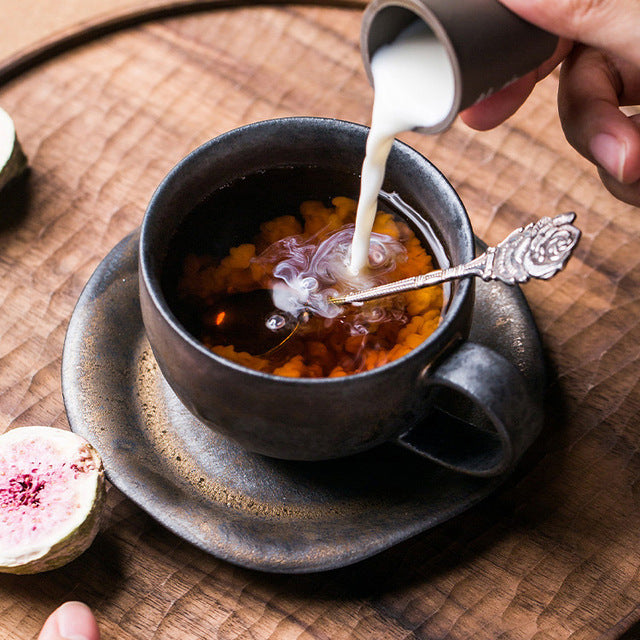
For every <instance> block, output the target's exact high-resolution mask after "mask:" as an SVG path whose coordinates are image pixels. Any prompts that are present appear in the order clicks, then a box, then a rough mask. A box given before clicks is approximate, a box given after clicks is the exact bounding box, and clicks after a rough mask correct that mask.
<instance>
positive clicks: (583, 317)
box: [0, 0, 640, 640]
mask: <svg viewBox="0 0 640 640" xmlns="http://www.w3.org/2000/svg"><path fill="white" fill-rule="evenodd" d="M2 4H4V5H5V9H7V14H6V15H7V16H8V19H5V20H3V24H2V25H1V26H0V29H1V30H2V34H3V35H2V37H0V46H2V47H3V49H2V51H1V54H2V56H3V58H4V59H5V60H12V66H11V68H12V69H14V72H13V74H12V76H13V77H9V76H5V77H3V79H2V84H1V85H0V106H2V107H3V108H4V109H6V110H7V111H8V112H9V113H10V114H11V115H12V116H13V118H14V120H15V123H16V126H17V130H18V133H19V137H20V139H21V141H22V144H23V147H24V149H25V151H26V153H27V155H28V157H29V160H30V165H31V172H30V174H29V175H28V177H27V179H26V180H22V181H20V182H19V183H17V184H16V185H14V186H13V187H12V188H11V189H9V190H8V191H6V192H3V193H2V194H1V197H0V319H1V320H0V418H1V420H0V431H4V430H6V429H8V428H12V427H17V426H22V425H29V424H43V425H51V426H53V427H58V428H68V422H67V418H66V415H65V411H64V405H63V402H62V394H61V389H60V366H61V353H62V346H63V341H64V337H65V330H66V327H67V324H68V321H69V318H70V316H71V314H72V311H73V308H74V305H75V302H76V300H77V298H78V296H79V294H80V292H81V290H82V288H83V285H84V284H85V283H86V281H87V280H88V278H89V277H90V275H91V274H92V272H93V270H94V269H95V267H96V266H97V264H98V263H99V262H100V260H101V259H102V258H103V257H104V256H105V255H106V254H107V253H108V252H109V250H110V249H111V248H112V247H113V246H114V245H115V244H116V243H117V242H118V241H119V240H120V239H121V238H122V237H123V236H125V235H126V234H128V233H129V232H131V231H132V230H134V229H135V228H136V227H137V226H138V225H139V224H140V221H141V218H142V214H143V211H144V208H145V205H146V203H147V201H148V200H149V197H150V195H151V193H152V192H153V190H154V188H155V187H156V185H157V184H158V182H159V181H160V179H161V178H162V176H163V175H164V174H165V173H166V172H167V171H168V170H169V169H170V167H172V166H173V165H174V164H175V163H176V162H177V161H178V160H179V159H180V158H181V157H182V156H184V155H185V154H186V153H187V152H189V151H190V150H191V149H193V148H194V147H196V146H197V145H199V144H200V143H202V142H204V141H206V140H207V139H209V138H211V137H213V136H215V135H217V134H219V133H222V132H224V131H226V130H228V129H231V128H234V127H236V126H239V125H241V124H245V123H249V122H252V121H256V120H261V119H265V118H271V117H277V116H289V115H321V116H330V117H338V118H344V119H348V120H353V121H356V122H362V123H365V124H366V123H368V122H369V117H370V109H371V100H372V91H371V89H370V87H369V86H368V83H367V81H366V78H365V75H364V72H363V69H362V65H361V60H360V53H359V49H358V36H359V28H360V17H361V10H360V9H359V8H357V7H356V8H346V7H345V6H343V7H335V6H333V7H330V6H326V5H325V6H300V5H276V6H252V7H232V8H230V7H228V6H227V7H226V8H223V7H218V8H216V7H215V6H214V5H213V3H212V4H211V6H210V8H209V9H207V10H202V6H201V7H200V8H201V10H200V11H198V12H194V13H185V14H183V15H175V16H165V17H154V19H153V20H150V21H148V22H138V23H136V20H133V21H129V24H128V26H127V27H126V28H123V29H119V30H117V29H110V30H107V31H108V32H106V33H103V34H101V35H100V37H97V36H98V32H97V31H95V30H94V32H93V35H94V36H95V37H92V38H89V39H87V40H86V42H84V43H83V44H80V43H78V42H75V41H70V42H69V44H70V45H71V44H73V45H74V46H69V47H63V48H61V49H66V50H54V49H47V51H48V53H47V54H46V55H44V56H40V57H37V56H36V57H31V58H28V60H30V61H31V62H30V64H28V65H24V66H20V65H17V66H16V64H15V63H16V61H19V60H20V59H23V58H22V57H21V56H20V55H18V53H19V52H23V53H24V52H25V51H33V50H34V49H35V50H37V49H38V45H39V44H43V43H45V44H46V43H47V42H49V43H51V42H55V41H56V40H57V38H58V37H59V35H60V34H62V35H69V34H73V33H75V32H76V27H75V25H76V24H77V23H79V22H83V21H88V22H89V23H91V24H96V19H95V16H97V15H101V14H104V13H105V12H110V15H116V16H117V15H122V13H123V12H124V13H125V14H127V15H131V10H132V9H133V10H135V8H136V7H145V8H149V7H150V6H153V5H152V3H149V2H147V3H140V4H139V5H136V4H135V3H113V2H110V3H107V2H100V1H99V0H95V3H94V4H92V3H87V2H78V1H74V2H68V3H67V5H68V6H67V7H66V11H63V12H62V13H61V14H60V15H58V17H57V18H56V17H55V16H53V17H48V18H47V16H46V14H45V12H44V11H43V9H42V3H41V2H35V1H33V0H25V1H24V2H22V3H15V2H8V0H3V2H2ZM18 4H20V5H21V6H22V7H23V9H24V10H25V13H24V14H21V13H19V12H17V11H16V10H15V6H17V5H18ZM74 5H75V6H77V8H78V11H77V12H76V11H73V10H72V8H73V6H74ZM48 7H49V10H51V11H52V9H51V5H50V4H49V5H48ZM30 9H31V10H32V16H33V19H32V20H29V19H28V17H26V16H27V14H29V12H30ZM56 11H57V10H56ZM56 15H57V14H56ZM99 22H100V20H99V21H98V23H99ZM5 30H6V34H11V35H10V36H9V35H7V37H5ZM55 34H58V35H55ZM54 54H55V55H54ZM1 68H5V69H6V68H7V64H6V63H5V65H4V66H2V65H0V69H1ZM556 87H557V76H555V75H552V76H551V77H549V78H548V79H547V80H546V81H544V82H543V83H542V84H541V85H540V86H539V87H538V88H537V89H536V91H535V92H534V94H533V95H532V97H531V99H530V100H529V102H528V103H527V104H526V105H525V106H524V107H523V108H522V109H521V111H519V112H518V113H517V114H516V115H515V116H514V117H513V118H512V119H511V120H510V121H509V122H507V123H506V124H504V125H502V126H500V127H498V128H497V129H495V130H493V131H490V132H484V133H477V132H473V131H471V130H469V129H468V128H466V127H465V126H464V125H462V124H460V123H456V124H455V125H454V126H453V128H451V129H450V130H449V131H447V132H445V133H443V134H441V135H438V136H433V137H427V136H419V135H417V134H410V135H405V136H403V139H405V140H406V141H407V142H409V143H410V144H411V145H412V146H414V147H415V148H417V149H418V150H419V151H421V152H422V153H424V154H425V155H426V156H427V157H428V158H430V159H431V160H432V161H433V162H434V163H435V164H436V165H437V166H438V167H439V168H440V169H441V170H442V171H443V172H444V173H445V174H446V175H447V176H448V178H449V179H450V180H451V182H452V183H453V185H454V186H455V188H456V189H457V190H458V192H459V194H460V196H461V197H462V199H463V201H464V203H465V205H466V207H467V209H468V211H469V214H470V217H471V219H472V222H473V225H474V228H475V231H476V233H477V235H478V236H479V237H481V238H482V239H484V240H485V241H487V242H489V243H493V242H497V241H499V240H500V239H501V238H502V237H503V236H504V235H505V234H506V233H507V232H508V231H509V230H511V229H512V228H514V227H515V226H518V225H521V224H525V223H528V222H531V221H533V220H536V219H537V218H539V217H541V216H544V215H555V214H557V213H560V212H563V211H567V210H574V211H576V212H577V214H578V225H579V226H580V227H581V229H582V231H583V238H582V241H581V244H580V245H579V247H578V250H577V253H576V255H575V257H574V258H573V259H572V261H571V262H570V263H569V266H568V267H567V269H566V271H565V272H563V273H562V274H560V275H559V276H557V277H556V278H555V279H554V280H552V281H550V282H545V283H541V282H534V283H529V284H527V285H525V287H524V291H525V294H526V296H527V299H528V301H529V303H530V305H531V308H532V311H533V313H534V315H535V318H536V321H537V323H538V326H539V328H540V331H541V335H542V339H543V342H544V347H545V351H546V354H547V356H548V361H549V368H550V372H551V382H550V385H549V389H548V392H547V407H546V408H547V414H548V415H547V421H546V426H545V429H544V432H543V434H542V436H541V437H540V439H539V440H538V442H537V443H536V444H535V445H534V447H533V448H532V449H531V450H530V452H529V453H528V454H527V456H526V457H525V459H524V460H523V462H522V464H521V465H520V467H519V468H518V470H517V471H516V473H515V474H514V475H513V476H512V477H511V479H510V480H509V481H508V482H507V483H506V484H505V485H504V486H503V487H502V488H501V489H500V490H499V491H497V492H496V493H495V494H493V495H492V496H491V497H490V498H488V499H486V500H485V501H483V502H482V503H481V504H480V505H479V506H476V507H475V508H473V509H471V510H470V511H467V512H466V513H464V514H462V515H461V516H458V517H456V518H455V519H453V520H451V521H449V522H448V523H446V524H444V525H442V526H440V527H438V528H436V529H434V530H432V531H430V532H427V533H424V534H421V535H419V536H417V537H415V538H412V539H411V540H409V541H406V542H405V543H402V544H400V545H398V546H397V547H394V548H392V549H390V550H387V551H385V552H383V553H381V554H379V555H378V556H375V557H373V558H371V559H369V560H366V561H364V562H361V563H358V564H356V565H353V566H350V567H346V568H343V569H339V570H336V571H332V572H327V573H322V574H310V575H301V576H287V575H270V574H266V573H260V572H255V571H249V570H246V569H242V568H239V567H236V566H233V565H231V564H228V563H226V562H224V561H221V560H218V559H216V558H214V557H211V556H209V555H207V554H205V553H203V552H201V551H199V550H198V549H196V548H194V547H192V546H191V545H190V544H188V543H186V542H184V541H182V540H181V539H179V538H177V537H176V536H174V535H173V534H172V533H170V532H169V531H167V530H166V529H165V528H163V526H161V525H160V524H158V523H156V522H155V521H154V520H153V519H152V518H151V517H149V516H148V515H147V514H146V513H145V512H144V511H142V510H141V509H140V508H138V507H137V506H135V505H134V504H133V502H131V501H130V500H129V499H128V498H127V497H126V496H124V495H123V494H122V493H120V492H119V491H118V490H117V489H116V488H114V487H110V488H109V492H108V503H107V512H106V517H105V520H104V524H103V526H102V529H101V531H100V533H99V535H98V537H97V539H96V541H95V543H94V544H93V546H92V547H91V548H90V549H89V551H87V552H86V553H85V554H84V555H83V556H82V557H81V558H80V559H78V560H76V561H75V562H73V563H71V564H70V565H68V566H67V567H65V568H62V569H60V570H57V571H54V572H51V573H48V574H41V575H37V576H27V577H17V576H1V577H0V637H2V638H8V639H12V640H13V639H26V638H34V637H36V636H37V633H38V631H39V629H40V627H41V625H42V623H43V621H44V620H45V618H46V616H47V615H48V614H49V612H50V611H52V610H53V609H54V608H55V607H56V606H58V605H59V604H61V603H62V602H64V601H66V600H69V599H80V600H83V601H85V602H87V603H88V604H89V605H90V606H91V607H93V608H94V610H95V611H96V614H97V616H98V620H99V624H100V627H101V630H102V633H103V637H104V638H107V639H116V638H117V639H118V640H130V639H134V638H135V639H149V638H163V639H165V638H166V639H169V638H170V639H180V640H191V639H195V638H202V639H205V638H206V639H213V638H246V639H249V638H253V639H278V640H280V639H288V638H297V639H298V638H308V639H311V638H327V639H342V638H376V639H377V638H384V639H401V638H403V639H405V638H425V639H436V638H437V639H444V638H447V639H451V640H469V639H474V640H480V639H482V640H484V639H486V640H497V639H498V638H499V639H501V640H507V639H509V640H524V639H527V640H533V639H536V640H551V639H569V638H571V639H572V640H578V639H579V640H591V639H594V638H605V639H609V638H619V637H627V638H632V637H638V635H634V628H633V627H634V625H635V624H636V622H637V621H638V620H640V580H639V577H640V575H639V574H640V453H639V447H640V421H639V420H638V414H639V409H640V360H639V355H640V325H639V323H638V319H639V318H640V268H639V266H638V263H639V261H640V216H639V215H638V211H637V210H636V209H634V208H632V207H630V206H627V205H624V204H621V203H619V202H617V201H616V200H615V199H614V198H613V197H612V196H610V195H609V194H608V193H607V192H606V191H605V190H604V189H603V187H602V186H601V185H600V183H599V181H598V179H597V175H596V172H595V169H594V168H593V167H592V166H591V165H590V164H589V163H587V162H586V161H584V160H583V159H581V158H580V157H578V156H577V154H576V153H575V152H574V151H573V150H572V149H571V148H570V147H569V145H568V144H567V143H566V141H565V140H564V138H563V136H562V132H561V129H560V125H559V122H558V118H557V114H556V107H555V93H556ZM636 632H637V633H640V630H636Z"/></svg>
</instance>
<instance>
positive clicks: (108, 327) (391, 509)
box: [62, 233, 544, 573]
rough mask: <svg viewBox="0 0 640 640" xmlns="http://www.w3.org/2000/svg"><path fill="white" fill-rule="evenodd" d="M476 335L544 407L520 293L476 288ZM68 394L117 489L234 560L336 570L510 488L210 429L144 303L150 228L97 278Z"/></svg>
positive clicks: (387, 449) (84, 300)
mask: <svg viewBox="0 0 640 640" xmlns="http://www.w3.org/2000/svg"><path fill="white" fill-rule="evenodd" d="M476 291H477V294H476V298H477V299H476V304H475V308H474V318H473V325H472V329H471V339H472V340H474V341H476V342H480V343H483V344H486V345H488V346H490V347H492V348H493V349H495V350H496V351H498V352H499V353H501V354H502V355H503V356H505V357H507V358H508V359H509V360H511V361H512V362H513V363H514V364H515V365H516V366H517V367H518V368H519V369H520V370H521V371H522V373H523V374H524V375H525V377H526V379H527V381H528V382H529V383H530V384H531V388H532V390H534V392H535V393H536V394H537V397H539V401H540V403H541V402H542V393H543V388H544V367H543V359H542V349H541V344H540V340H539V336H538V332H537V329H536V326H535V324H534V321H533V318H532V316H531V313H530V311H529V307H528V305H527V303H526V300H525V298H524V296H523V294H522V292H521V291H520V290H519V289H518V288H517V287H508V286H506V285H501V284H497V283H484V282H482V281H480V280H479V281H478V282H477V290H476ZM62 389H63V395H64V401H65V405H66V409H67V414H68V418H69V422H70V425H71V428H72V430H73V431H75V432H76V433H79V434H81V435H83V436H84V437H85V438H87V439H88V440H89V441H91V442H92V443H93V445H94V446H95V447H96V448H97V449H98V451H99V452H100V454H101V455H102V457H103V459H104V463H105V467H106V470H107V475H108V477H109V480H110V481H111V482H112V483H113V484H114V485H115V486H117V487H118V488H119V489H120V490H121V491H122V492H123V493H125V494H126V495H127V496H128V497H129V498H131V499H132V500H133V501H134V502H136V503H137V504H138V505H140V507H142V508H143V509H144V510H145V511H146V512H147V513H149V514H150V515H151V516H153V517H154V518H155V519H157V520H158V521H159V522H161V523H162V524H164V525H165V526H166V527H168V528H169V529H170V530H171V531H173V532H174V533H176V534H177V535H178V536H180V537H182V538H184V539H185V540H188V541H189V542H191V543H193V544H195V545H196V546H198V547H200V548H201V549H203V550H205V551H207V552H209V553H211V554H213V555H215V556H217V557H220V558H223V559H225V560H228V561H230V562H233V563H235V564H238V565H241V566H244V567H248V568H253V569H260V570H264V571H272V572H282V573H304V572H313V571H321V570H326V569H333V568H337V567H341V566H345V565H348V564H351V563H354V562H357V561H358V560H362V559H364V558H367V557H369V556H371V555H373V554H375V553H378V552H380V551H382V550H383V549H386V548H388V547H390V546H392V545H394V544H396V543H398V542H400V541H402V540H405V539H407V538H409V537H411V536H413V535H415V534H417V533H420V532H421V531H425V530H427V529H430V528H432V527H434V526H435V525H437V524H439V523H442V522H444V521H446V520H449V519H450V518H452V517H454V516H455V515H457V514H459V513H460V512H462V511H464V510H465V509H467V508H469V507H470V506H472V505H474V504H475V503H477V502H478V501H480V500H481V499H482V498H484V497H486V496H487V495H488V494H489V493H490V492H491V491H493V490H494V489H495V488H496V486H498V484H499V483H500V482H501V479H500V478H498V479H495V478H494V479H481V478H473V477H469V476H464V475H461V474H458V473H455V472H452V471H448V470H446V469H444V468H441V467H439V466H437V465H435V464H433V463H430V462H428V461H426V460H424V459H421V458H418V457H415V456H413V455H412V454H410V453H409V452H407V451H406V450H404V449H401V448H399V447H397V446H394V445H388V446H381V447H378V448H377V449H374V450H372V451H369V452H367V453H364V454H360V455H357V456H352V457H350V458H345V459H341V460H336V461H331V462H314V463H309V462H306V463H300V462H283V461H277V460H272V459H269V458H264V457H261V456H258V455H255V454H250V453H247V452H245V451H244V450H242V449H240V448H239V447H238V446H237V445H235V444H234V443H232V442H230V441H229V440H226V439H224V438H222V437H221V436H218V435H216V434H215V433H213V432H212V431H211V430H210V429H208V428H207V427H205V426H204V425H203V424H201V423H200V422H198V421H197V420H196V419H195V418H194V417H193V416H192V415H191V414H190V413H189V412H188V411H187V410H186V409H185V408H184V407H183V406H182V405H181V404H180V402H179V400H178V399H177V398H176V396H175V395H174V394H173V392H172V391H171V389H170V388H169V386H168V384H167V383H166V382H165V381H164V379H163V378H162V376H161V375H160V371H159V369H158V366H157V364H156V362H155V359H154V357H153V354H152V352H151V348H150V347H149V343H148V342H147V339H146V337H145V333H144V328H143V325H142V318H141V314H140V308H139V302H138V233H134V234H132V235H130V236H127V237H126V238H124V239H123V240H122V241H121V242H120V243H119V244H118V245H117V246H116V247H115V248H114V249H113V250H112V251H111V253H109V255H108V256H107V257H106V258H105V259H104V260H103V262H102V263H101V264H100V265H99V267H98V268H97V269H96V271H95V273H94V274H93V276H92V277H91V279H90V280H89V282H88V284H87V286H86V288H85V289H84V291H83V293H82V295H81V296H80V299H79V300H78V304H77V306H76V309H75V311H74V313H73V316H72V318H71V321H70V323H69V328H68V331H67V337H66V341H65V345H64V352H63V363H62Z"/></svg>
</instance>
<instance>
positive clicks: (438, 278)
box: [329, 211, 580, 304]
mask: <svg viewBox="0 0 640 640" xmlns="http://www.w3.org/2000/svg"><path fill="white" fill-rule="evenodd" d="M575 217H576V214H575V213H573V211H570V212H568V213H562V214H560V215H557V216H555V218H548V217H545V218H541V219H540V220H538V222H532V223H530V224H528V225H526V226H525V227H520V228H519V229H516V230H515V231H512V232H511V233H510V234H509V235H508V236H507V237H506V238H505V239H504V240H503V241H502V242H501V243H500V244H498V245H497V246H496V247H489V248H488V249H487V250H486V251H485V252H484V253H483V254H482V255H479V256H478V257H477V258H475V259H474V260H472V261H471V262H467V263H466V264H460V265H457V266H455V267H449V268H448V269H441V270H438V271H431V272H430V273H425V274H422V275H419V276H413V277H412V278H405V279H404V280H398V281H396V282H390V283H388V284H383V285H380V286H378V287H372V288H371V289H365V290H363V291H354V292H353V293H348V294H345V295H343V296H336V297H333V298H329V301H330V302H332V303H333V304H348V303H358V302H366V301H367V300H374V299H376V298H382V297H384V296H389V295H393V294H396V293H402V292H404V291H413V290H415V289H422V288H423V287H428V286H430V285H434V284H438V283H440V282H445V281H447V280H455V279H456V278H463V277H466V276H479V277H481V278H482V279H483V280H500V281H502V282H505V283H506V284H515V283H517V282H527V280H529V279H530V278H542V279H544V280H547V279H549V278H551V277H552V276H554V275H555V274H556V273H557V272H558V271H560V270H561V269H563V268H564V266H565V264H566V262H567V260H568V259H569V257H570V256H571V253H572V251H573V249H574V248H575V246H576V244H577V243H578V240H579V239H580V230H579V229H578V228H577V227H574V226H573V224H571V223H572V222H573V221H574V220H575Z"/></svg>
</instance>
